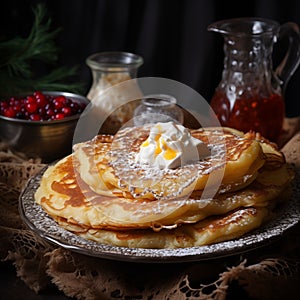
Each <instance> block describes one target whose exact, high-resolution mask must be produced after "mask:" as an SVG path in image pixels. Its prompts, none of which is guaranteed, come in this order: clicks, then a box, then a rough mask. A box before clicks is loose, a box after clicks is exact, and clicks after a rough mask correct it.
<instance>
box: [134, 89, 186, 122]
mask: <svg viewBox="0 0 300 300" xmlns="http://www.w3.org/2000/svg"><path fill="white" fill-rule="evenodd" d="M183 121H184V113H183V111H182V109H181V108H180V107H179V106H178V105H177V100H176V98H174V97H173V96H170V95H165V94H154V95H148V96H144V97H143V98H142V100H141V104H140V105H139V106H138V107H137V108H136V109H135V111H134V125H136V126H141V125H144V124H148V123H157V122H175V123H179V124H183Z"/></svg>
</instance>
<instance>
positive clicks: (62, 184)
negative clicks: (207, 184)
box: [35, 149, 293, 230]
mask: <svg viewBox="0 0 300 300" xmlns="http://www.w3.org/2000/svg"><path fill="white" fill-rule="evenodd" d="M273 152H274V153H273V155H269V156H267V158H266V163H265V164H264V166H263V167H262V168H261V169H260V170H259V172H258V176H257V178H256V180H254V181H253V182H252V183H251V184H250V185H248V186H247V187H245V188H244V189H241V190H239V191H235V192H234V191H231V192H228V191H226V192H222V193H218V194H217V195H215V196H214V197H213V198H208V199H202V198H201V196H202V191H200V190H198V191H197V190H196V191H194V192H193V193H191V195H190V196H189V198H188V199H180V198H178V199H172V200H162V199H159V200H151V199H143V198H133V197H131V195H130V194H129V193H122V192H120V191H119V190H116V189H115V188H112V189H111V190H108V191H107V192H106V194H105V195H104V194H98V193H95V192H94V191H93V190H91V189H90V187H89V186H88V185H87V184H86V183H85V182H84V181H82V180H81V178H80V176H78V174H77V176H76V170H77V169H79V165H80V163H81V162H79V161H78V160H77V158H76V157H74V156H73V155H70V156H68V157H67V158H64V159H63V160H61V161H60V162H58V163H57V164H56V165H55V166H52V167H50V168H48V170H47V171H46V172H45V173H44V175H43V178H42V181H41V184H40V187H39V188H38V190H37V192H36V195H35V198H36V201H37V202H38V203H39V204H41V205H42V206H43V208H44V209H45V210H46V211H47V212H48V213H49V214H50V215H51V216H53V217H55V216H58V217H61V218H64V219H66V220H67V221H68V222H70V223H72V224H79V225H82V226H86V227H91V228H106V229H119V230H125V229H134V228H147V227H151V228H153V229H155V230H160V229H161V228H175V227H177V225H178V224H181V223H195V222H198V221H199V220H202V219H204V218H206V217H207V216H211V215H218V214H224V213H226V212H228V211H231V210H233V209H236V208H238V207H242V206H243V207H246V206H254V205H255V206H265V205H267V203H268V202H269V201H272V200H273V199H276V198H277V197H278V195H280V194H281V192H282V191H283V190H284V189H285V188H286V187H287V186H288V185H289V183H290V181H291V179H292V177H293V171H292V170H291V169H290V168H289V167H288V165H286V164H285V163H284V161H283V160H282V155H281V154H280V152H278V151H277V152H276V150H275V149H274V150H273ZM125 196H126V197H125Z"/></svg>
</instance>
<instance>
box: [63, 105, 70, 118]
mask: <svg viewBox="0 0 300 300" xmlns="http://www.w3.org/2000/svg"><path fill="white" fill-rule="evenodd" d="M61 112H62V113H63V114H64V115H65V116H66V117H68V116H71V114H72V109H71V108H70V107H63V108H62V109H61Z"/></svg>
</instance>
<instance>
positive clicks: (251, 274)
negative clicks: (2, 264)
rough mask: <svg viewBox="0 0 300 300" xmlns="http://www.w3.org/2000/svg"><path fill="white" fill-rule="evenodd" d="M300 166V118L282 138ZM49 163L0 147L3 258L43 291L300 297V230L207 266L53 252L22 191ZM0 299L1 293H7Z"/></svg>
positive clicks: (98, 295)
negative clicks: (31, 225) (29, 220)
mask: <svg viewBox="0 0 300 300" xmlns="http://www.w3.org/2000/svg"><path fill="white" fill-rule="evenodd" d="M280 143H281V145H282V146H283V147H282V151H283V152H284V153H285V155H286V158H287V161H288V162H290V163H293V164H294V165H295V167H296V168H300V155H299V154H300V118H295V119H288V120H286V124H285V131H284V135H283V136H282V140H281V142H280ZM43 166H44V165H43V164H42V163H41V162H40V161H39V160H32V159H27V158H26V157H24V156H23V155H22V154H19V153H13V152H11V151H10V149H8V148H7V147H6V146H5V145H4V144H1V143H0V200H1V202H0V259H1V260H2V261H10V262H11V263H12V264H14V266H15V268H16V273H17V276H19V277H20V278H21V279H22V280H23V281H24V282H25V283H26V285H27V286H28V287H29V288H31V289H32V290H34V291H35V292H36V293H40V294H43V291H44V290H45V289H46V288H47V287H49V285H52V286H53V285H54V286H55V288H57V289H59V290H61V291H62V292H63V293H64V294H65V295H67V296H69V297H73V298H74V299H176V300H177V299H178V300H179V299H218V300H219V299H272V300H274V299H282V298H285V299H295V297H296V298H298V297H297V295H298V293H299V289H300V288H299V286H300V235H299V233H300V231H299V229H300V227H299V226H298V225H297V226H295V227H294V228H293V229H292V230H290V231H289V232H287V233H286V234H284V236H282V237H281V238H280V239H279V240H278V241H276V242H274V243H272V245H269V246H265V247H262V248H260V249H256V250H253V251H250V252H247V253H243V254H239V255H234V256H231V257H226V258H218V259H214V260H208V261H199V262H192V263H191V262H190V263H171V264H169V263H168V264H162V263H160V264H145V263H135V262H120V261H112V260H105V259H99V258H93V257H88V256H84V255H81V254H78V253H73V252H71V251H69V250H66V249H63V248H60V247H58V246H54V245H52V244H50V243H48V242H46V241H44V240H43V239H41V238H40V237H39V236H37V235H36V234H35V233H34V232H32V231H31V230H29V229H28V228H26V226H25V225H24V224H23V223H22V220H21V219H20V216H19V213H18V197H19V193H20V191H21V190H22V188H23V187H24V185H25V184H26V182H27V180H28V178H30V177H31V176H32V175H34V174H36V173H37V172H38V171H39V170H40V169H41V168H42V167H43ZM0 298H1V295H0Z"/></svg>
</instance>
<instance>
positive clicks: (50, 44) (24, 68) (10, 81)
mask: <svg viewBox="0 0 300 300" xmlns="http://www.w3.org/2000/svg"><path fill="white" fill-rule="evenodd" d="M33 13H34V22H33V25H32V28H31V32H30V33H29V35H28V37H27V38H21V37H15V38H13V39H11V40H6V41H2V42H0V96H11V95H17V94H22V93H27V92H32V91H35V90H44V91H45V90H48V91H50V90H60V91H70V92H75V93H80V91H81V90H82V88H83V87H82V85H80V84H77V83H67V81H69V82H70V78H71V77H72V76H74V75H75V74H76V68H75V67H73V68H67V67H61V66H60V67H55V63H56V62H57V59H58V56H57V52H58V48H57V47H56V45H55V37H56V36H57V34H58V32H59V31H60V30H59V29H56V30H52V31H51V19H48V20H45V16H46V8H45V6H44V5H41V4H39V5H37V7H36V8H35V9H34V10H33ZM38 64H40V65H41V64H43V65H50V64H51V65H53V69H51V70H50V72H49V73H48V74H46V75H43V76H40V75H39V74H36V72H35V68H34V67H35V66H37V65H38ZM48 67H49V66H48Z"/></svg>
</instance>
